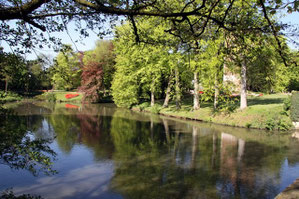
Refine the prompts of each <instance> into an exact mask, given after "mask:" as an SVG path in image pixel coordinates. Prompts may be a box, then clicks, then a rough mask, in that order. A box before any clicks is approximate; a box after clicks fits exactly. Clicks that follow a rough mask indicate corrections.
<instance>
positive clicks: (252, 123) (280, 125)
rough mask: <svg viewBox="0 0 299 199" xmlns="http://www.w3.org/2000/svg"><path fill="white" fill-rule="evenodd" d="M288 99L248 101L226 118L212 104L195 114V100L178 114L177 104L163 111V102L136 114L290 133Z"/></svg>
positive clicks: (275, 96) (274, 96)
mask: <svg viewBox="0 0 299 199" xmlns="http://www.w3.org/2000/svg"><path fill="white" fill-rule="evenodd" d="M287 98H288V95H286V94H272V95H264V96H256V97H253V96H251V97H248V108H247V109H245V110H242V111H241V110H239V109H237V110H235V111H234V112H232V113H226V114H224V113H215V112H214V110H213V103H209V102H205V103H202V104H201V108H200V109H199V110H193V104H192V98H188V99H185V100H184V101H183V103H182V106H181V109H180V110H176V106H175V103H170V105H169V107H168V108H162V103H163V102H162V101H158V102H157V104H156V105H155V106H154V107H150V106H149V103H148V102H145V103H143V104H140V105H138V106H135V107H133V110H138V111H149V112H153V113H160V114H163V115H168V116H173V117H179V118H186V119H194V120H200V121H205V122H212V123H217V124H224V125H230V126H238V127H245V128H258V129H268V130H289V129H291V128H292V124H291V119H290V117H289V115H288V114H289V113H288V112H286V111H285V110H284V108H283V107H284V101H285V100H286V99H287Z"/></svg>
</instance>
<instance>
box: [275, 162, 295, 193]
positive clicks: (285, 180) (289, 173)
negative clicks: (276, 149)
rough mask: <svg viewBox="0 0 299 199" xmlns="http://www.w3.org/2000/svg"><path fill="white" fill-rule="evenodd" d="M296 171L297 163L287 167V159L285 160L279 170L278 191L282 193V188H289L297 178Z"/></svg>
mask: <svg viewBox="0 0 299 199" xmlns="http://www.w3.org/2000/svg"><path fill="white" fill-rule="evenodd" d="M298 171H299V163H297V164H295V165H289V164H288V159H285V161H284V163H283V165H282V167H281V170H280V174H281V178H280V181H281V183H280V190H279V191H283V190H284V187H287V186H289V185H290V184H291V183H293V182H294V181H295V180H296V179H297V178H298V177H299V176H298Z"/></svg>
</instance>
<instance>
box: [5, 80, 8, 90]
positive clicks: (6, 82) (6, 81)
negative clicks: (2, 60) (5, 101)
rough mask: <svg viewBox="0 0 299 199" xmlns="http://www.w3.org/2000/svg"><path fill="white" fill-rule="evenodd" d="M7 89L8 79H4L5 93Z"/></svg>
mask: <svg viewBox="0 0 299 199" xmlns="http://www.w3.org/2000/svg"><path fill="white" fill-rule="evenodd" d="M7 90H8V79H7V78H6V79H5V93H7Z"/></svg>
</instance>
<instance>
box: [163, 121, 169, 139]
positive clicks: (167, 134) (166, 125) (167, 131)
mask: <svg viewBox="0 0 299 199" xmlns="http://www.w3.org/2000/svg"><path fill="white" fill-rule="evenodd" d="M162 122H163V125H164V130H165V134H166V140H167V143H170V134H169V124H168V121H167V120H166V119H163V118H162Z"/></svg>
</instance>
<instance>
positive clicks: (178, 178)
mask: <svg viewBox="0 0 299 199" xmlns="http://www.w3.org/2000/svg"><path fill="white" fill-rule="evenodd" d="M51 110H52V111H53V112H52V113H51V114H49V115H45V116H44V119H40V118H38V117H37V118H36V117H34V116H31V117H30V118H29V117H27V119H22V117H19V119H18V120H17V121H18V122H17V124H7V125H6V126H7V127H6V128H9V129H19V130H18V131H19V132H20V133H17V134H18V135H22V136H20V138H19V140H21V141H22V142H25V141H26V139H23V138H24V137H26V135H28V136H29V138H30V141H32V136H31V134H30V133H29V134H28V133H26V132H27V131H28V123H33V124H35V125H29V127H30V128H29V130H30V131H31V132H34V135H35V137H46V136H39V134H38V132H39V131H38V130H36V129H37V128H38V126H41V123H44V124H43V125H44V126H47V125H49V126H50V127H49V129H50V130H49V131H51V129H52V130H53V131H55V134H56V141H57V144H58V146H59V149H60V150H61V151H63V152H64V153H65V154H63V157H70V158H71V156H72V155H73V153H72V150H73V148H75V149H76V150H74V153H76V152H78V150H79V152H81V151H80V148H84V150H82V151H84V155H86V156H91V157H90V158H91V159H92V161H93V162H92V163H93V164H91V165H85V164H84V163H82V165H81V166H82V167H81V166H78V168H77V167H76V166H74V167H75V168H76V169H74V168H73V167H71V168H73V169H71V171H72V172H71V174H72V175H70V176H69V175H68V172H69V170H66V171H67V173H64V174H62V175H61V176H59V177H57V178H55V183H53V185H48V184H43V185H41V184H40V183H37V184H34V185H32V186H31V187H30V190H29V191H28V193H32V192H31V190H32V191H34V190H37V191H36V193H44V192H43V191H48V190H49V187H50V186H51V187H52V189H51V190H56V189H57V187H69V188H72V189H73V190H74V194H78V193H79V192H80V194H82V196H87V197H88V196H90V195H88V194H90V193H86V190H85V188H86V189H88V188H90V187H91V188H92V190H97V189H100V188H102V187H103V186H104V187H109V188H107V189H108V190H107V191H108V192H105V193H107V194H108V195H109V194H110V193H111V192H110V191H113V193H117V194H119V195H118V196H121V197H124V198H273V197H275V196H276V194H278V193H279V192H280V191H281V190H280V189H281V187H282V185H281V181H282V179H283V178H284V177H281V176H282V175H284V174H283V173H282V171H281V170H282V169H283V164H285V162H286V161H287V163H288V164H289V165H293V166H294V168H296V165H298V157H299V153H298V151H299V149H298V141H295V140H294V139H290V136H288V135H285V134H283V135H282V134H278V135H274V134H270V133H269V134H267V133H265V132H260V131H259V132H258V131H254V130H251V131H250V132H249V131H247V130H246V129H234V128H228V127H222V126H221V127H217V126H214V125H213V126H210V124H203V123H195V122H187V121H186V122H181V121H177V120H176V119H169V118H166V117H160V116H157V115H151V114H146V113H142V114H139V113H134V112H132V111H130V110H125V109H114V108H113V107H109V106H105V105H82V106H81V107H80V109H79V110H73V109H69V110H68V109H66V108H65V106H64V105H63V104H61V105H59V104H57V105H56V106H55V107H54V108H53V109H51ZM41 118H42V117H41ZM26 122H27V123H26ZM2 123H3V121H2ZM9 125H11V127H9ZM1 126H3V125H1ZM26 126H27V129H26ZM17 127H18V128H17ZM39 128H40V127H39ZM44 128H46V127H44ZM1 132H2V131H1ZM3 132H6V131H3ZM3 132H2V133H3ZM22 133H23V134H22ZM49 137H51V136H49ZM1 139H2V138H1ZM19 142H20V141H19ZM79 145H80V146H84V147H80V146H79ZM78 146H79V147H78ZM85 149H88V150H87V151H86V150H85ZM89 152H91V153H89ZM74 158H75V159H73V160H72V161H74V162H75V161H81V160H77V159H76V157H74ZM105 162H106V163H107V162H109V165H105ZM80 163H81V162H80ZM86 164H87V163H86ZM88 164H90V162H89V163H88ZM99 165H102V166H99ZM72 166H73V165H72ZM67 169H69V168H67ZM90 169H92V170H93V171H94V172H95V173H90ZM105 169H106V170H105ZM107 171H110V173H109V172H107ZM64 172H65V171H64ZM78 173H80V174H81V175H79V176H78ZM102 173H103V174H105V177H103V176H101V177H98V176H100V175H98V174H102ZM107 173H109V175H108V174H107ZM106 174H107V175H106ZM296 175H297V174H296ZM78 177H81V178H80V180H78ZM97 178H101V180H102V181H100V180H97ZM296 178H297V176H296ZM81 179H82V180H81ZM83 179H84V180H83ZM103 179H105V180H103ZM103 181H105V182H103ZM291 181H292V180H291ZM43 182H45V183H47V182H48V181H47V180H44V181H43ZM51 182H53V181H51ZM82 182H84V184H85V185H86V186H85V187H84V188H82V187H83V185H82ZM59 183H60V184H59ZM26 187H28V186H24V187H21V188H22V189H21V188H20V187H19V189H18V190H19V191H20V193H25V192H22V191H24V190H25V188H26ZM74 187H75V188H74ZM76 187H81V189H80V191H79V192H76V191H78V190H79V189H78V188H76ZM46 189H47V190H46ZM50 192H51V193H48V194H49V196H50V195H51V194H52V192H53V191H50ZM72 196H75V195H72Z"/></svg>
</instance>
